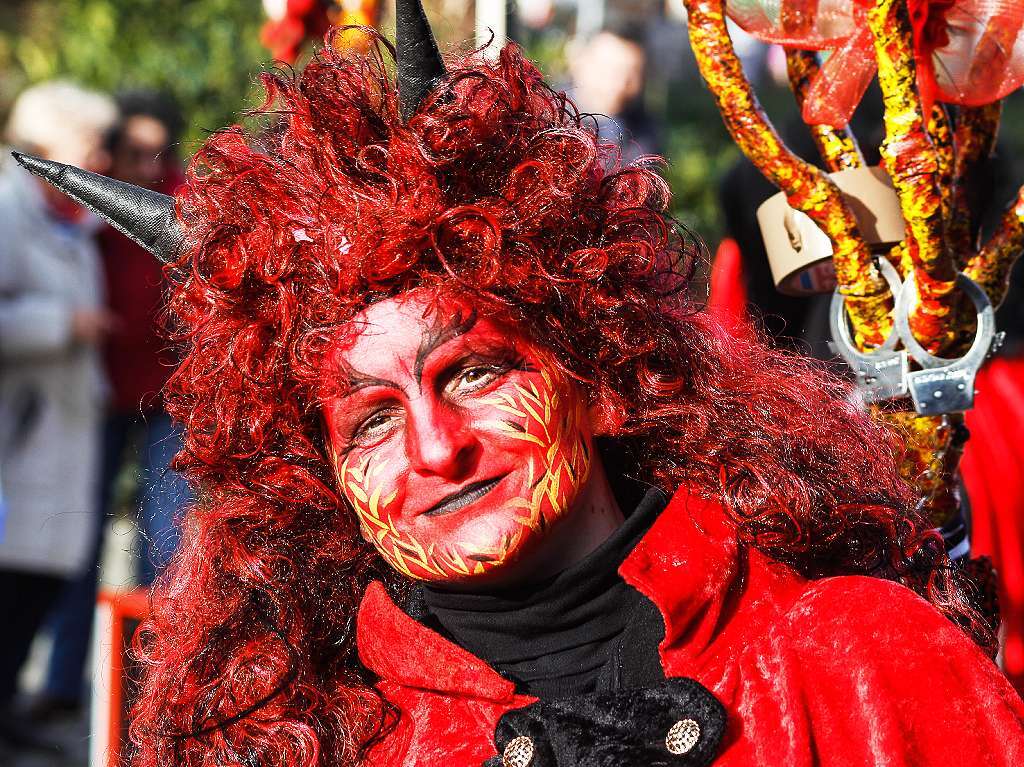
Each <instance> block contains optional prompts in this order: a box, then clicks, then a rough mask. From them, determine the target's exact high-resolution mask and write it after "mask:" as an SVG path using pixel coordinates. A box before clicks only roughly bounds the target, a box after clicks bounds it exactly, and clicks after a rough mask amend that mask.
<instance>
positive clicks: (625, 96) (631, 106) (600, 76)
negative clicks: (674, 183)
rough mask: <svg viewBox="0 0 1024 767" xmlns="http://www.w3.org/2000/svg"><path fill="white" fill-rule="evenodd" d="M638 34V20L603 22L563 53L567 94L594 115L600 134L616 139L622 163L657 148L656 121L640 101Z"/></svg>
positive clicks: (643, 62) (643, 63)
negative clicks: (602, 26) (567, 54)
mask: <svg viewBox="0 0 1024 767" xmlns="http://www.w3.org/2000/svg"><path fill="white" fill-rule="evenodd" d="M644 40H645V36H644V28H643V27H642V26H640V25H638V24H622V25H619V26H609V27H608V28H606V29H603V30H601V31H600V32H598V33H597V34H595V35H594V36H593V37H591V38H590V39H589V40H586V41H585V42H583V43H581V44H579V45H578V46H577V47H576V49H575V50H574V51H573V52H572V53H571V54H570V57H569V59H570V60H569V71H570V73H571V75H572V86H571V88H570V95H571V96H572V98H573V100H574V101H575V102H576V105H577V106H578V107H579V108H580V110H581V111H583V112H589V113H592V114H593V115H594V116H595V118H596V120H597V127H598V133H599V135H600V137H601V138H602V139H604V140H605V141H611V142H614V143H616V144H618V145H619V147H620V149H621V150H622V164H623V165H626V164H628V163H631V162H633V161H634V160H635V159H636V158H638V157H642V156H643V155H648V154H658V153H659V152H660V151H661V141H660V137H659V131H658V126H657V124H656V123H655V121H654V119H653V118H652V117H651V115H650V113H649V112H648V111H647V109H646V108H645V106H644V102H643V92H644V83H645V79H646V70H647V51H646V49H645V47H644Z"/></svg>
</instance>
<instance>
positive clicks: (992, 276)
mask: <svg viewBox="0 0 1024 767" xmlns="http://www.w3.org/2000/svg"><path fill="white" fill-rule="evenodd" d="M1021 251H1024V187H1021V190H1020V192H1019V193H1018V194H1017V200H1016V202H1014V204H1013V207H1011V208H1010V209H1009V210H1008V211H1006V213H1004V214H1003V218H1002V219H1001V220H1000V222H999V227H998V228H997V229H996V231H995V233H994V234H993V235H992V237H991V238H990V239H989V241H988V242H986V243H985V246H984V247H983V248H982V249H981V251H980V252H979V253H978V254H977V255H976V256H974V257H973V258H972V259H971V260H970V261H968V263H967V267H966V268H965V269H964V272H965V273H966V274H967V276H968V277H970V278H971V279H972V280H974V281H975V282H977V283H978V284H979V285H980V286H981V287H982V288H983V289H984V291H985V292H986V293H987V294H988V298H989V300H990V301H991V302H992V305H993V306H999V304H1001V303H1002V302H1003V299H1004V298H1005V297H1006V290H1007V288H1008V287H1009V282H1010V269H1011V268H1012V267H1013V264H1014V262H1015V261H1016V260H1017V258H1018V257H1019V256H1020V254H1021Z"/></svg>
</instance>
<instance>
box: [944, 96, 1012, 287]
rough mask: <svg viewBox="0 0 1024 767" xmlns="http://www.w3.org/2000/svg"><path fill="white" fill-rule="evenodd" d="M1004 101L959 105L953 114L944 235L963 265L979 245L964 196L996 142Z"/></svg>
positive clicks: (974, 217) (970, 212)
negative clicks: (950, 206)
mask: <svg viewBox="0 0 1024 767" xmlns="http://www.w3.org/2000/svg"><path fill="white" fill-rule="evenodd" d="M1002 111H1003V102H1001V101H996V102H993V103H991V104H986V105H985V106H981V107H961V108H960V110H959V112H958V114H957V118H956V129H955V133H954V144H955V146H956V167H955V171H954V174H953V176H954V178H953V211H952V214H951V216H950V217H949V218H948V219H947V220H946V239H947V241H948V242H949V244H950V247H951V248H952V250H953V253H954V255H955V256H956V258H957V263H958V264H959V266H960V268H961V269H963V268H964V267H965V266H966V264H967V262H968V261H969V260H970V259H971V258H972V257H973V256H974V254H975V252H976V251H977V249H978V242H977V238H976V236H973V235H972V229H973V228H974V224H975V222H976V219H977V217H976V216H975V215H973V213H972V211H971V205H970V201H969V200H968V199H967V186H968V184H969V183H970V181H971V177H972V175H973V173H974V171H975V168H976V167H977V166H978V163H979V162H981V161H982V160H986V159H988V157H990V156H991V154H992V151H993V150H994V149H995V146H996V135H997V133H998V132H999V119H1000V116H1001V115H1002Z"/></svg>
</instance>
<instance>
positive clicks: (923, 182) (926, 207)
mask: <svg viewBox="0 0 1024 767" xmlns="http://www.w3.org/2000/svg"><path fill="white" fill-rule="evenodd" d="M868 23H869V25H870V27H871V32H872V34H873V36H874V41H875V54H876V57H877V59H878V82H879V85H880V86H881V89H882V97H883V99H884V102H885V140H884V141H883V142H882V147H881V151H882V157H883V161H884V163H885V166H886V169H887V170H888V171H889V176H890V177H891V178H892V181H893V186H895V187H896V193H897V195H898V196H899V200H900V207H901V209H902V210H903V217H904V219H906V222H907V243H906V248H905V252H906V254H907V257H908V259H909V262H910V263H905V264H904V270H906V268H908V267H913V268H914V270H915V273H916V283H917V290H918V301H917V304H916V305H915V306H914V307H913V310H912V313H911V316H910V327H911V329H912V331H913V333H914V335H915V336H916V337H917V339H918V341H920V343H921V345H922V346H924V347H925V348H927V349H929V350H930V351H932V352H933V353H935V352H941V351H943V350H944V349H945V348H946V347H948V346H949V344H950V343H951V342H952V340H953V339H954V338H955V337H956V335H957V334H956V332H955V330H956V329H955V328H954V327H953V326H952V323H951V322H950V319H951V315H952V314H953V308H954V306H955V305H956V302H957V295H956V294H955V293H954V291H953V288H954V286H955V279H956V269H955V265H954V262H953V258H952V256H951V254H950V253H949V251H948V249H947V247H946V243H945V241H944V239H943V220H942V194H941V191H940V180H941V164H940V160H939V157H938V154H937V152H936V148H935V146H934V144H933V142H932V140H931V138H930V137H929V135H928V132H927V130H926V128H925V124H924V120H923V118H922V114H921V99H920V96H919V95H918V92H917V88H916V85H917V70H916V67H915V61H914V50H913V47H912V45H911V27H910V17H909V15H908V11H907V6H906V3H905V2H904V0H878V1H877V3H876V4H875V6H874V7H872V8H871V9H870V10H869V11H868Z"/></svg>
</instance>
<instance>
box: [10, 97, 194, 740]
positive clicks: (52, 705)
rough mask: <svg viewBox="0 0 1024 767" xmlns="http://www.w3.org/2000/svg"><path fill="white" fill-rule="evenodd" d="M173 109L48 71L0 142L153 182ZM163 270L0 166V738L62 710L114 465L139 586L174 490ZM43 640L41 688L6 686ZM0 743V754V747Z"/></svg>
mask: <svg viewBox="0 0 1024 767" xmlns="http://www.w3.org/2000/svg"><path fill="white" fill-rule="evenodd" d="M181 127H182V123H181V116H180V115H179V114H178V111H177V109H176V106H175V104H174V102H173V101H172V100H171V99H169V98H168V97H166V96H163V95H161V94H158V93H148V92H130V93H123V94H119V95H118V96H116V97H113V96H110V95H107V94H103V93H99V92H95V91H91V90H87V89H85V88H82V87H80V86H78V85H75V84H73V83H70V82H65V81H51V82H44V83H40V84H37V85H34V86H32V87H30V88H28V89H26V90H25V91H23V92H22V93H21V94H20V96H19V97H18V99H17V100H16V102H15V103H14V105H13V108H12V110H11V112H10V117H9V119H8V121H7V126H6V139H7V142H8V144H9V146H10V148H11V149H13V150H16V151H20V152H24V153H28V154H32V155H36V156H38V157H42V158H45V159H49V160H55V161H57V162H61V163H66V164H71V165H77V166H79V167H82V168H85V169H87V170H89V171H92V172H96V173H103V174H105V175H110V176H114V177H115V178H118V179H122V180H124V181H128V182H131V183H132V184H138V185H142V186H146V187H149V188H152V189H155V190H158V191H163V192H171V191H173V189H174V187H175V186H176V185H177V184H178V183H179V182H180V180H181V178H182V168H181V162H180V159H179V158H178V156H177V154H176V151H175V148H176V141H177V136H178V134H179V132H180V130H181ZM162 279H163V275H162V272H161V269H160V267H159V265H158V264H157V262H156V261H155V260H154V259H153V258H152V257H151V256H150V255H149V254H148V253H146V252H145V251H144V250H143V249H142V248H141V247H139V246H138V245H136V244H135V243H134V242H132V241H131V240H129V239H128V238H126V237H125V236H124V235H122V234H121V233H119V232H117V231H114V230H113V229H111V228H109V227H108V226H106V225H103V226H101V225H100V223H99V222H98V220H97V219H96V218H95V217H93V216H92V215H90V214H88V213H87V212H86V211H85V210H84V209H83V208H82V207H80V206H79V205H77V204H76V203H74V202H73V201H72V200H70V199H68V198H67V197H64V196H63V195H61V194H59V193H57V192H55V191H54V190H53V189H52V188H51V187H50V186H48V185H46V184H44V183H41V182H40V181H39V179H37V178H36V177H34V176H31V175H29V174H28V173H27V172H26V171H25V170H23V169H22V168H21V167H20V166H18V165H17V163H15V162H13V161H12V159H11V158H10V156H9V154H8V152H6V151H5V152H4V156H3V159H2V160H0V497H2V504H3V512H2V514H3V516H2V518H0V615H3V616H4V620H5V622H6V630H5V631H3V632H0V749H3V748H6V749H8V750H9V751H16V750H19V749H31V750H37V751H44V752H45V751H46V750H49V749H53V748H55V744H51V743H48V742H47V741H46V738H45V736H44V735H42V734H40V733H43V732H45V728H43V727H40V726H38V725H39V724H40V723H41V722H45V721H47V720H50V719H53V718H55V717H60V716H74V715H77V714H78V713H79V712H80V711H81V709H82V708H83V705H84V703H85V697H86V694H87V688H86V683H85V680H86V679H87V677H88V674H87V673H86V669H85V666H86V662H87V656H88V651H89V645H90V635H91V631H92V626H93V615H94V610H95V604H96V595H97V584H98V579H99V574H100V567H99V565H100V556H101V552H102V551H103V538H104V534H105V532H106V531H107V529H108V522H109V520H110V519H111V517H112V516H113V514H114V513H115V509H114V501H115V496H116V494H115V487H116V486H117V485H118V480H119V478H120V477H122V475H123V472H126V471H127V472H130V473H134V474H135V475H136V478H137V482H136V483H134V484H136V485H137V498H138V502H137V503H136V504H135V506H136V507H137V529H138V532H139V534H138V536H137V537H138V540H139V551H138V552H137V555H136V557H135V562H136V563H137V570H138V572H137V573H136V574H135V582H136V583H137V584H139V585H141V586H145V585H148V584H149V583H151V582H152V581H153V579H154V577H155V576H156V573H157V572H158V571H159V568H160V567H161V566H162V564H163V563H165V562H166V560H167V558H168V556H169V555H170V553H171V551H172V550H173V548H174V545H175V542H176V540H177V532H176V524H177V520H178V518H179V517H180V512H181V510H182V508H183V507H184V505H185V504H186V503H187V502H188V490H187V487H186V485H185V483H184V482H183V480H182V479H181V478H180V477H179V476H178V475H177V474H175V473H174V472H173V471H171V470H170V469H169V463H170V460H171V458H172V457H173V456H174V454H175V453H176V452H177V451H178V450H179V449H180V446H181V436H180V433H179V430H178V429H177V428H176V427H175V425H174V424H172V423H171V421H170V419H169V418H168V416H167V415H166V413H164V411H163V408H162V406H161V398H160V390H161V388H162V387H163V384H164V383H165V381H166V379H167V377H168V376H169V375H170V373H171V371H172V369H173V364H174V357H173V354H172V353H171V352H170V351H169V347H168V342H167V341H166V336H165V334H164V333H163V332H162V330H161V327H160V323H161V319H160V307H161V299H162V296H163V284H162ZM43 628H46V629H47V630H48V632H49V634H50V636H51V639H52V650H51V652H50V654H49V664H48V667H47V668H46V671H45V674H44V681H43V684H42V687H41V689H40V690H39V691H38V692H36V694H35V695H34V696H33V697H32V698H31V699H30V700H27V701H26V700H19V699H18V696H17V692H18V682H19V674H20V673H21V672H22V670H23V667H24V665H25V662H26V659H27V658H28V656H29V651H30V648H31V646H32V643H33V640H34V639H35V637H36V635H37V634H39V633H40V631H41V630H42V629H43ZM2 753H3V751H2V750H0V754H2Z"/></svg>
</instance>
